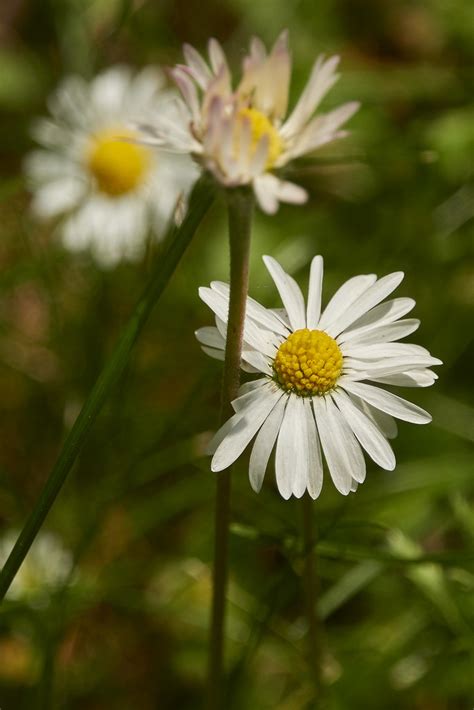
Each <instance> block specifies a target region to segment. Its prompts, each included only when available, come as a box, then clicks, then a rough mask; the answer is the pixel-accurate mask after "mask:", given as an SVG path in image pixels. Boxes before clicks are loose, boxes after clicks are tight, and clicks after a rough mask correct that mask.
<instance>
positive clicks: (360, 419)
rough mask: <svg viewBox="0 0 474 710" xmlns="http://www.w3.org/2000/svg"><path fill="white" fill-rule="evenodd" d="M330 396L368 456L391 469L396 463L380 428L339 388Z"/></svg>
mask: <svg viewBox="0 0 474 710" xmlns="http://www.w3.org/2000/svg"><path fill="white" fill-rule="evenodd" d="M332 398H333V400H334V401H335V403H336V405H337V406H338V407H339V410H340V411H341V414H342V416H343V417H344V419H345V420H346V422H347V423H348V424H349V426H350V428H351V429H352V431H353V432H354V434H355V436H356V438H357V439H358V441H359V443H360V445H361V446H362V447H363V448H364V449H365V451H367V453H368V454H369V456H370V458H371V459H372V460H373V461H375V463H376V464H378V465H379V466H381V467H382V468H384V469H385V470H387V471H393V469H394V468H395V464H396V461H395V455H394V453H393V451H392V447H391V446H390V444H389V443H388V441H387V439H386V438H385V437H384V436H383V434H382V433H381V432H380V429H379V428H378V427H377V426H376V425H375V424H374V423H373V422H372V421H371V420H370V419H369V418H368V417H367V416H366V415H365V414H364V413H363V412H361V411H360V409H358V407H356V406H355V404H354V403H353V402H352V400H351V399H350V397H349V396H348V395H347V394H346V393H345V392H343V391H342V390H341V389H339V390H337V391H336V392H334V393H333V394H332Z"/></svg>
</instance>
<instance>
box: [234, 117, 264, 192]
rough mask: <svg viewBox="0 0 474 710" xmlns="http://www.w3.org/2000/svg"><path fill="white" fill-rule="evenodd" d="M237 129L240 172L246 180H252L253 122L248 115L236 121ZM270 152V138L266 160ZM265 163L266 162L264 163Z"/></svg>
mask: <svg viewBox="0 0 474 710" xmlns="http://www.w3.org/2000/svg"><path fill="white" fill-rule="evenodd" d="M235 130H236V131H237V136H238V137H237V145H238V152H237V164H238V167H239V173H240V174H241V175H242V177H243V178H244V179H245V180H246V181H250V179H251V172H250V165H251V160H252V150H251V147H252V124H251V122H250V119H249V118H248V116H246V117H244V118H241V119H239V120H238V121H236V123H235ZM267 154H268V140H267V147H266V153H265V160H266V159H267V158H266V156H267ZM264 164H265V163H264Z"/></svg>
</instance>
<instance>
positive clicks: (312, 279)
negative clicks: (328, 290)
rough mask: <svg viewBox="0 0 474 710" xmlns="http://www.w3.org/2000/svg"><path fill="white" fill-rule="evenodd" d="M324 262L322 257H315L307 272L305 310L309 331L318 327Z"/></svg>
mask: <svg viewBox="0 0 474 710" xmlns="http://www.w3.org/2000/svg"><path fill="white" fill-rule="evenodd" d="M323 270H324V261H323V257H322V256H315V257H314V259H313V260H312V262H311V270H310V272H309V288H308V304H307V308H306V326H307V327H308V328H309V329H310V330H315V329H316V328H317V327H318V323H319V317H320V315H321V292H322V288H323Z"/></svg>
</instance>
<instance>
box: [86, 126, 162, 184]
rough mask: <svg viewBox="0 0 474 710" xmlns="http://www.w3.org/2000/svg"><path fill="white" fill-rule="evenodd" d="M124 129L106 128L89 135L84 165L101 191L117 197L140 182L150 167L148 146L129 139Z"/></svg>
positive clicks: (132, 135) (130, 135)
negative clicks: (89, 139)
mask: <svg viewBox="0 0 474 710" xmlns="http://www.w3.org/2000/svg"><path fill="white" fill-rule="evenodd" d="M134 138H135V135H134V134H133V133H131V132H130V131H127V130H120V129H115V130H106V131H102V132H101V133H96V134H95V135H94V136H92V138H91V142H90V146H89V150H88V153H87V167H88V169H89V171H90V172H91V173H92V175H93V176H94V178H95V180H96V182H97V187H98V188H99V190H100V191H101V192H104V193H105V194H106V195H110V196H111V197H119V196H120V195H125V194H126V193H127V192H132V190H135V188H137V187H138V185H140V183H142V182H143V180H144V178H145V177H146V175H147V173H148V169H149V167H150V153H149V150H148V148H145V147H144V146H142V145H137V144H136V143H132V142H131V141H132V140H133V139H134Z"/></svg>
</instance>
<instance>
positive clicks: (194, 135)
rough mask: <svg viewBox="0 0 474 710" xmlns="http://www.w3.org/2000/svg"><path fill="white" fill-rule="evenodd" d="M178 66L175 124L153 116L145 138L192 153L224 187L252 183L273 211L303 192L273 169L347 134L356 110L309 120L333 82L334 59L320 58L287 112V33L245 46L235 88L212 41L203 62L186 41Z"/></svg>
mask: <svg viewBox="0 0 474 710" xmlns="http://www.w3.org/2000/svg"><path fill="white" fill-rule="evenodd" d="M184 56H185V60H186V64H185V65H178V66H176V67H175V68H174V69H173V70H172V72H171V73H172V76H173V78H174V79H175V81H176V84H177V85H178V87H179V88H180V90H181V93H182V95H183V100H182V101H180V102H179V103H178V106H177V110H178V112H179V114H180V115H181V119H182V120H181V121H179V122H174V123H171V122H170V121H168V120H167V119H166V117H157V118H156V119H155V121H154V122H153V123H152V124H149V125H146V122H145V121H142V122H141V124H142V129H143V130H144V131H145V133H146V134H147V135H148V138H147V139H146V140H148V142H150V143H155V144H156V145H158V146H163V147H166V148H168V149H170V150H175V151H181V152H185V153H190V154H192V155H193V156H194V157H195V159H196V160H198V161H199V162H200V163H201V164H202V165H203V166H204V167H205V168H206V169H207V170H210V171H211V172H212V173H213V174H214V176H215V177H216V178H217V180H218V181H219V182H221V183H222V184H223V185H225V186H226V187H236V186H239V185H247V184H252V186H253V189H254V192H255V195H256V197H257V200H258V202H259V204H260V206H261V208H262V209H263V210H264V211H265V212H267V213H269V214H273V213H274V212H276V211H277V209H278V204H279V202H291V203H295V204H301V203H303V202H305V201H306V199H307V193H306V192H305V190H303V189H302V188H301V187H299V186H298V185H295V184H293V183H290V182H285V181H283V180H281V179H279V178H278V177H277V176H276V175H275V172H274V171H275V170H277V169H278V168H281V167H283V166H284V165H286V164H287V163H288V162H290V161H291V160H293V159H294V158H298V157H299V156H301V155H304V154H306V153H311V152H313V151H314V150H316V149H317V148H320V147H321V146H322V145H325V144H326V143H329V142H330V141H333V140H334V139H336V138H340V137H342V136H344V135H346V133H345V132H344V131H341V130H340V127H341V126H342V124H343V123H345V122H346V121H347V120H348V119H349V118H350V117H351V116H352V114H353V113H355V111H356V110H357V109H358V107H359V104H358V103H357V102H354V101H352V102H350V103H347V104H344V105H343V106H339V107H338V108H337V109H335V110H333V111H330V112H329V113H326V114H320V115H318V116H316V117H313V114H314V112H315V111H316V109H317V107H318V106H319V104H320V102H321V100H322V99H323V97H324V96H325V94H326V93H327V92H328V91H329V89H330V88H331V87H332V86H333V85H334V83H335V82H336V81H337V79H338V74H337V73H336V67H337V64H338V61H339V58H338V57H331V58H330V59H324V57H322V56H321V57H319V58H318V59H317V60H316V62H315V64H314V66H313V69H312V71H311V75H310V78H309V80H308V83H307V85H306V88H305V89H304V91H303V93H302V94H301V96H300V98H299V100H298V101H297V103H296V106H295V107H294V109H293V111H292V112H291V113H290V114H289V116H287V109H288V93H289V85H290V78H291V56H290V52H289V50H288V32H287V31H286V30H285V31H284V32H282V34H281V35H280V37H279V38H278V39H277V41H276V42H275V45H274V46H273V48H272V50H271V51H270V53H269V54H267V51H266V49H265V46H264V45H263V43H262V42H261V40H260V39H258V38H254V39H253V40H252V41H251V43H250V52H249V54H248V55H247V56H246V57H244V60H243V68H242V79H241V81H240V83H239V84H238V86H237V88H236V89H235V90H234V89H233V88H232V77H231V73H230V71H229V67H228V64H227V60H226V57H225V55H224V52H223V50H222V48H221V46H220V44H219V43H218V42H217V40H215V39H211V40H210V41H209V64H208V63H207V62H206V61H205V60H204V59H203V58H202V57H201V55H200V54H199V53H198V52H197V51H196V50H195V49H194V48H193V47H191V46H189V45H185V46H184Z"/></svg>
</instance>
